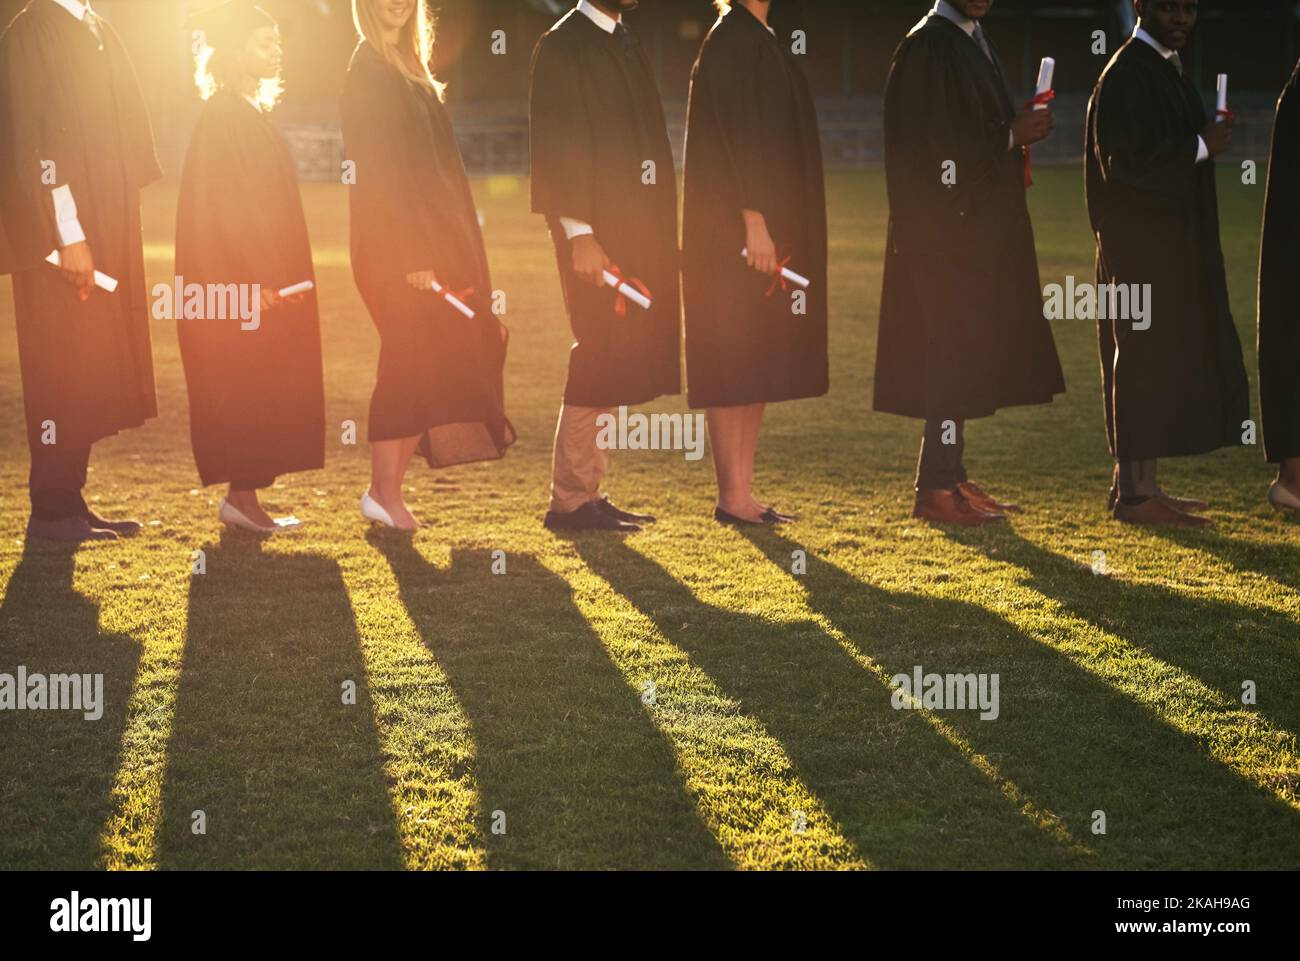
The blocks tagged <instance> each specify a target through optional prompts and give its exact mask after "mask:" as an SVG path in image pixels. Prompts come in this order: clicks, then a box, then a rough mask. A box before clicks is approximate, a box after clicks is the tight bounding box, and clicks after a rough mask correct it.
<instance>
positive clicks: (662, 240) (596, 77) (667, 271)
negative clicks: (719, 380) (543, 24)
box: [529, 9, 739, 407]
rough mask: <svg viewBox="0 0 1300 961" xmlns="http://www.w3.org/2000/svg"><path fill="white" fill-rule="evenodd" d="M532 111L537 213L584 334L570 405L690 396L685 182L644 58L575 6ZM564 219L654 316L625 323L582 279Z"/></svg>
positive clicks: (549, 54) (554, 43) (555, 39)
mask: <svg viewBox="0 0 1300 961" xmlns="http://www.w3.org/2000/svg"><path fill="white" fill-rule="evenodd" d="M529 107H530V137H531V157H532V207H533V212H534V213H539V214H542V215H544V216H545V217H546V219H547V224H548V226H549V227H550V231H551V238H552V241H553V243H554V246H555V255H556V260H557V262H558V264H559V271H560V283H561V288H562V290H563V293H564V300H565V305H566V307H567V309H568V313H569V324H570V327H571V328H572V330H573V336H574V343H573V347H572V349H571V350H570V353H569V375H568V382H567V384H566V385H565V390H564V401H565V403H566V404H572V405H575V406H579V407H616V406H620V405H624V404H627V405H632V404H640V403H644V402H646V401H650V400H653V399H654V398H656V397H659V396H661V395H665V394H677V393H680V392H681V296H680V285H681V278H680V253H679V251H678V247H677V178H676V173H675V170H674V164H673V153H672V146H671V144H670V143H669V140H668V128H667V124H666V122H665V120H664V112H663V105H662V103H661V101H660V99H659V91H658V88H657V87H656V86H655V81H654V74H653V71H652V70H651V67H650V62H649V60H648V59H647V57H646V55H645V52H644V51H643V50H642V49H641V47H640V44H639V43H636V42H634V43H631V44H624V43H623V42H621V41H620V40H619V38H618V37H616V36H614V35H612V34H608V33H606V32H605V31H603V30H602V29H601V28H600V27H598V26H596V24H594V23H592V22H591V20H590V19H589V18H588V17H586V16H585V15H584V14H582V13H580V12H579V11H577V10H576V9H575V10H572V11H570V12H569V13H568V15H566V16H565V17H564V18H562V19H561V20H560V21H559V22H558V23H557V24H555V26H553V27H552V28H551V29H550V30H549V31H547V32H546V33H545V34H543V35H542V38H541V40H540V41H538V44H537V47H536V49H535V50H534V53H533V62H532V80H531V93H530V103H529ZM648 161H650V162H653V164H654V166H653V168H648V167H647V166H646V164H647V162H648ZM649 180H653V182H647V181H649ZM561 217H571V218H573V219H575V220H581V221H585V222H586V223H588V224H590V225H591V226H592V227H593V228H594V230H595V237H596V240H597V242H599V243H600V245H601V246H602V247H603V248H604V250H605V253H606V254H608V256H609V258H610V260H611V261H613V263H614V265H615V266H617V267H618V268H619V269H620V270H621V271H622V273H623V276H625V277H629V278H632V277H634V278H637V279H639V280H640V281H641V282H642V283H643V284H645V286H646V287H647V288H649V290H650V293H651V296H652V300H653V306H652V307H651V309H650V310H648V311H647V310H642V309H641V308H640V307H638V306H636V305H635V304H631V303H628V304H626V305H625V306H626V313H625V314H623V315H622V316H620V315H619V314H618V313H616V310H615V304H616V295H615V293H614V291H613V290H611V289H610V288H608V287H604V288H597V287H596V286H594V285H592V284H588V283H586V282H585V281H582V280H579V279H578V278H577V277H576V276H575V275H574V273H573V255H572V246H571V244H570V242H569V241H568V240H567V238H566V237H565V233H564V229H563V227H562V226H561V225H560V223H559V218H561ZM737 256H739V252H737Z"/></svg>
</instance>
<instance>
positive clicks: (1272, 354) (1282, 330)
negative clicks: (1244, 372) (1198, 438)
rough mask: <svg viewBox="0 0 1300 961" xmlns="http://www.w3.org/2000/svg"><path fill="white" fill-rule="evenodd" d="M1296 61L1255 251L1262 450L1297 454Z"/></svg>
mask: <svg viewBox="0 0 1300 961" xmlns="http://www.w3.org/2000/svg"><path fill="white" fill-rule="evenodd" d="M1298 82H1300V64H1298V65H1297V66H1296V72H1295V73H1293V74H1292V75H1291V81H1290V82H1289V83H1288V84H1287V85H1286V88H1285V89H1284V90H1283V91H1282V96H1281V97H1280V98H1279V99H1278V102H1277V119H1276V120H1275V122H1274V124H1273V151H1272V156H1271V159H1270V160H1269V165H1268V192H1267V195H1266V199H1265V201H1264V233H1263V241H1262V243H1261V244H1260V253H1259V399H1260V420H1261V423H1262V426H1263V434H1264V455H1265V456H1266V457H1267V458H1268V459H1269V460H1270V461H1272V462H1274V463H1280V462H1281V461H1284V460H1290V459H1291V458H1295V457H1300V92H1297V90H1296V86H1297V83H1298Z"/></svg>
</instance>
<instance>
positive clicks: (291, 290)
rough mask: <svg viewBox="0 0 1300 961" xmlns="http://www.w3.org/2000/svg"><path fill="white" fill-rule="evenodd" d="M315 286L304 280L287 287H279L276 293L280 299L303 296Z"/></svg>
mask: <svg viewBox="0 0 1300 961" xmlns="http://www.w3.org/2000/svg"><path fill="white" fill-rule="evenodd" d="M315 286H316V285H315V284H313V283H312V282H311V281H310V280H304V281H302V282H301V283H297V284H290V285H289V286H288V287H281V288H280V289H279V290H277V291H276V293H277V294H279V295H280V296H281V297H292V296H293V295H294V294H305V293H307V291H309V290H311V289H312V288H314V287H315Z"/></svg>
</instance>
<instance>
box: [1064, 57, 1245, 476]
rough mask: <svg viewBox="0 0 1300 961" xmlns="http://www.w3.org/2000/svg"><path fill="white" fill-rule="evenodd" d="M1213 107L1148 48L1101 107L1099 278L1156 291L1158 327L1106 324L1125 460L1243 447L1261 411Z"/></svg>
mask: <svg viewBox="0 0 1300 961" xmlns="http://www.w3.org/2000/svg"><path fill="white" fill-rule="evenodd" d="M1205 124H1206V113H1205V105H1204V104H1203V103H1202V102H1201V97H1200V94H1199V93H1198V92H1197V90H1196V88H1195V87H1194V86H1193V85H1192V83H1191V81H1190V80H1188V79H1187V78H1186V77H1183V76H1181V75H1180V74H1179V73H1178V70H1177V68H1175V66H1174V65H1173V64H1172V63H1170V62H1168V61H1167V60H1165V59H1164V58H1163V57H1162V56H1160V54H1159V53H1157V52H1156V51H1155V50H1154V49H1153V48H1152V47H1151V46H1150V45H1149V44H1147V43H1144V42H1143V41H1141V40H1137V39H1131V40H1129V41H1128V42H1127V43H1125V44H1124V46H1123V47H1121V48H1120V49H1119V50H1118V51H1117V52H1116V53H1115V56H1114V57H1112V58H1111V61H1110V63H1109V64H1107V66H1106V69H1105V70H1104V71H1103V72H1102V75H1101V78H1100V79H1099V80H1098V81H1097V86H1096V88H1095V89H1094V90H1093V93H1092V97H1091V99H1090V100H1089V102H1088V122H1087V140H1086V153H1085V163H1086V175H1087V200H1088V215H1089V218H1090V220H1091V222H1092V230H1093V235H1094V236H1095V237H1096V238H1097V283H1098V285H1102V284H1111V283H1116V284H1150V285H1151V296H1150V298H1149V307H1150V310H1151V314H1150V318H1149V320H1150V325H1151V326H1150V328H1149V329H1146V330H1134V329H1133V321H1132V320H1131V319H1130V320H1104V321H1098V325H1097V326H1098V342H1099V345H1100V353H1101V374H1102V390H1103V396H1104V399H1105V407H1106V435H1107V438H1108V440H1109V442H1110V450H1111V453H1112V455H1114V456H1115V458H1116V459H1119V460H1147V459H1151V458H1159V457H1176V456H1181V455H1188V454H1202V453H1205V452H1207V451H1211V450H1214V449H1216V448H1218V447H1225V446H1235V445H1238V444H1240V443H1241V433H1242V422H1243V421H1245V420H1246V419H1247V418H1248V417H1249V416H1250V398H1249V388H1248V384H1247V379H1246V367H1245V364H1244V363H1243V361H1242V356H1241V340H1240V338H1239V337H1238V335H1237V328H1236V326H1235V325H1234V324H1233V320H1232V312H1231V310H1230V309H1229V306H1228V285H1227V280H1226V277H1225V274H1224V265H1223V251H1222V250H1221V248H1220V245H1219V211H1218V199H1217V196H1216V193H1215V186H1214V163H1213V162H1212V161H1209V160H1207V161H1204V162H1202V163H1199V164H1198V163H1197V162H1196V155H1197V139H1196V138H1197V136H1198V135H1199V133H1200V132H1201V130H1203V129H1204V127H1205Z"/></svg>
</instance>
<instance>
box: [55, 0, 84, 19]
mask: <svg viewBox="0 0 1300 961" xmlns="http://www.w3.org/2000/svg"><path fill="white" fill-rule="evenodd" d="M54 2H55V3H57V4H58V5H59V6H61V7H62V8H63V9H64V10H66V11H68V13H70V14H72V15H73V16H74V17H76V18H77V19H78V20H85V19H86V14H87V13H89V12H90V4H89V3H82V2H81V0H54Z"/></svg>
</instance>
